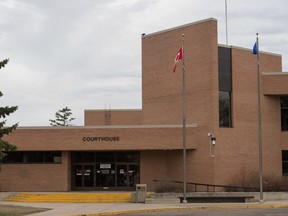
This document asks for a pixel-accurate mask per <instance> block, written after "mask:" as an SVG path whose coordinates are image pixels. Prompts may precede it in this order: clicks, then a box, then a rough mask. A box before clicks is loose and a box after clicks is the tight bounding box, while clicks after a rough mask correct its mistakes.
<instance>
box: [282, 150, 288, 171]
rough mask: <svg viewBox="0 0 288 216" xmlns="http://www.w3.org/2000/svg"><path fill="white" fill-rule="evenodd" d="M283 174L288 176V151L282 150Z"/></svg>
mask: <svg viewBox="0 0 288 216" xmlns="http://www.w3.org/2000/svg"><path fill="white" fill-rule="evenodd" d="M282 175H283V176H288V151H282Z"/></svg>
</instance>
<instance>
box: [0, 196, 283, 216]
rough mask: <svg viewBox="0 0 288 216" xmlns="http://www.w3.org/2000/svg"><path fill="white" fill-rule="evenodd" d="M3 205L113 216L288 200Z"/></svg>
mask: <svg viewBox="0 0 288 216" xmlns="http://www.w3.org/2000/svg"><path fill="white" fill-rule="evenodd" d="M0 204H3V205H7V204H9V205H18V206H31V207H38V208H48V209H51V210H49V211H46V212H41V213H35V214H33V216H50V215H53V216H63V215H69V216H80V215H82V216H83V215H89V216H90V215H91V216H92V215H93V216H97V215H102V216H103V215H113V214H116V213H117V214H127V213H132V212H151V211H164V210H169V209H170V210H181V209H191V210H193V209H223V208H281V207H288V200H279V201H266V202H265V203H264V204H263V205H260V204H259V203H188V204H142V203H19V202H0Z"/></svg>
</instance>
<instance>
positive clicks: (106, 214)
mask: <svg viewBox="0 0 288 216" xmlns="http://www.w3.org/2000/svg"><path fill="white" fill-rule="evenodd" d="M185 205H186V204H185ZM188 205H189V204H188ZM285 207H288V204H276V205H260V204H259V205H222V206H183V207H175V208H167V207H163V208H147V209H131V210H119V211H107V212H99V213H92V214H85V215H83V214H81V215H71V216H110V215H123V214H135V213H153V212H163V211H187V210H188V211H189V210H217V209H273V208H285Z"/></svg>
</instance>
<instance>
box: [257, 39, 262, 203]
mask: <svg viewBox="0 0 288 216" xmlns="http://www.w3.org/2000/svg"><path fill="white" fill-rule="evenodd" d="M258 35H259V33H256V49H257V72H258V145H259V184H260V199H259V203H260V204H263V203H264V199H263V165H262V116H261V95H260V62H259V39H258Z"/></svg>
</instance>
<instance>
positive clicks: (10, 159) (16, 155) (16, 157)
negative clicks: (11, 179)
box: [3, 151, 23, 163]
mask: <svg viewBox="0 0 288 216" xmlns="http://www.w3.org/2000/svg"><path fill="white" fill-rule="evenodd" d="M6 154H7V156H6V157H5V158H4V160H3V163H23V152H21V151H13V152H6Z"/></svg>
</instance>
